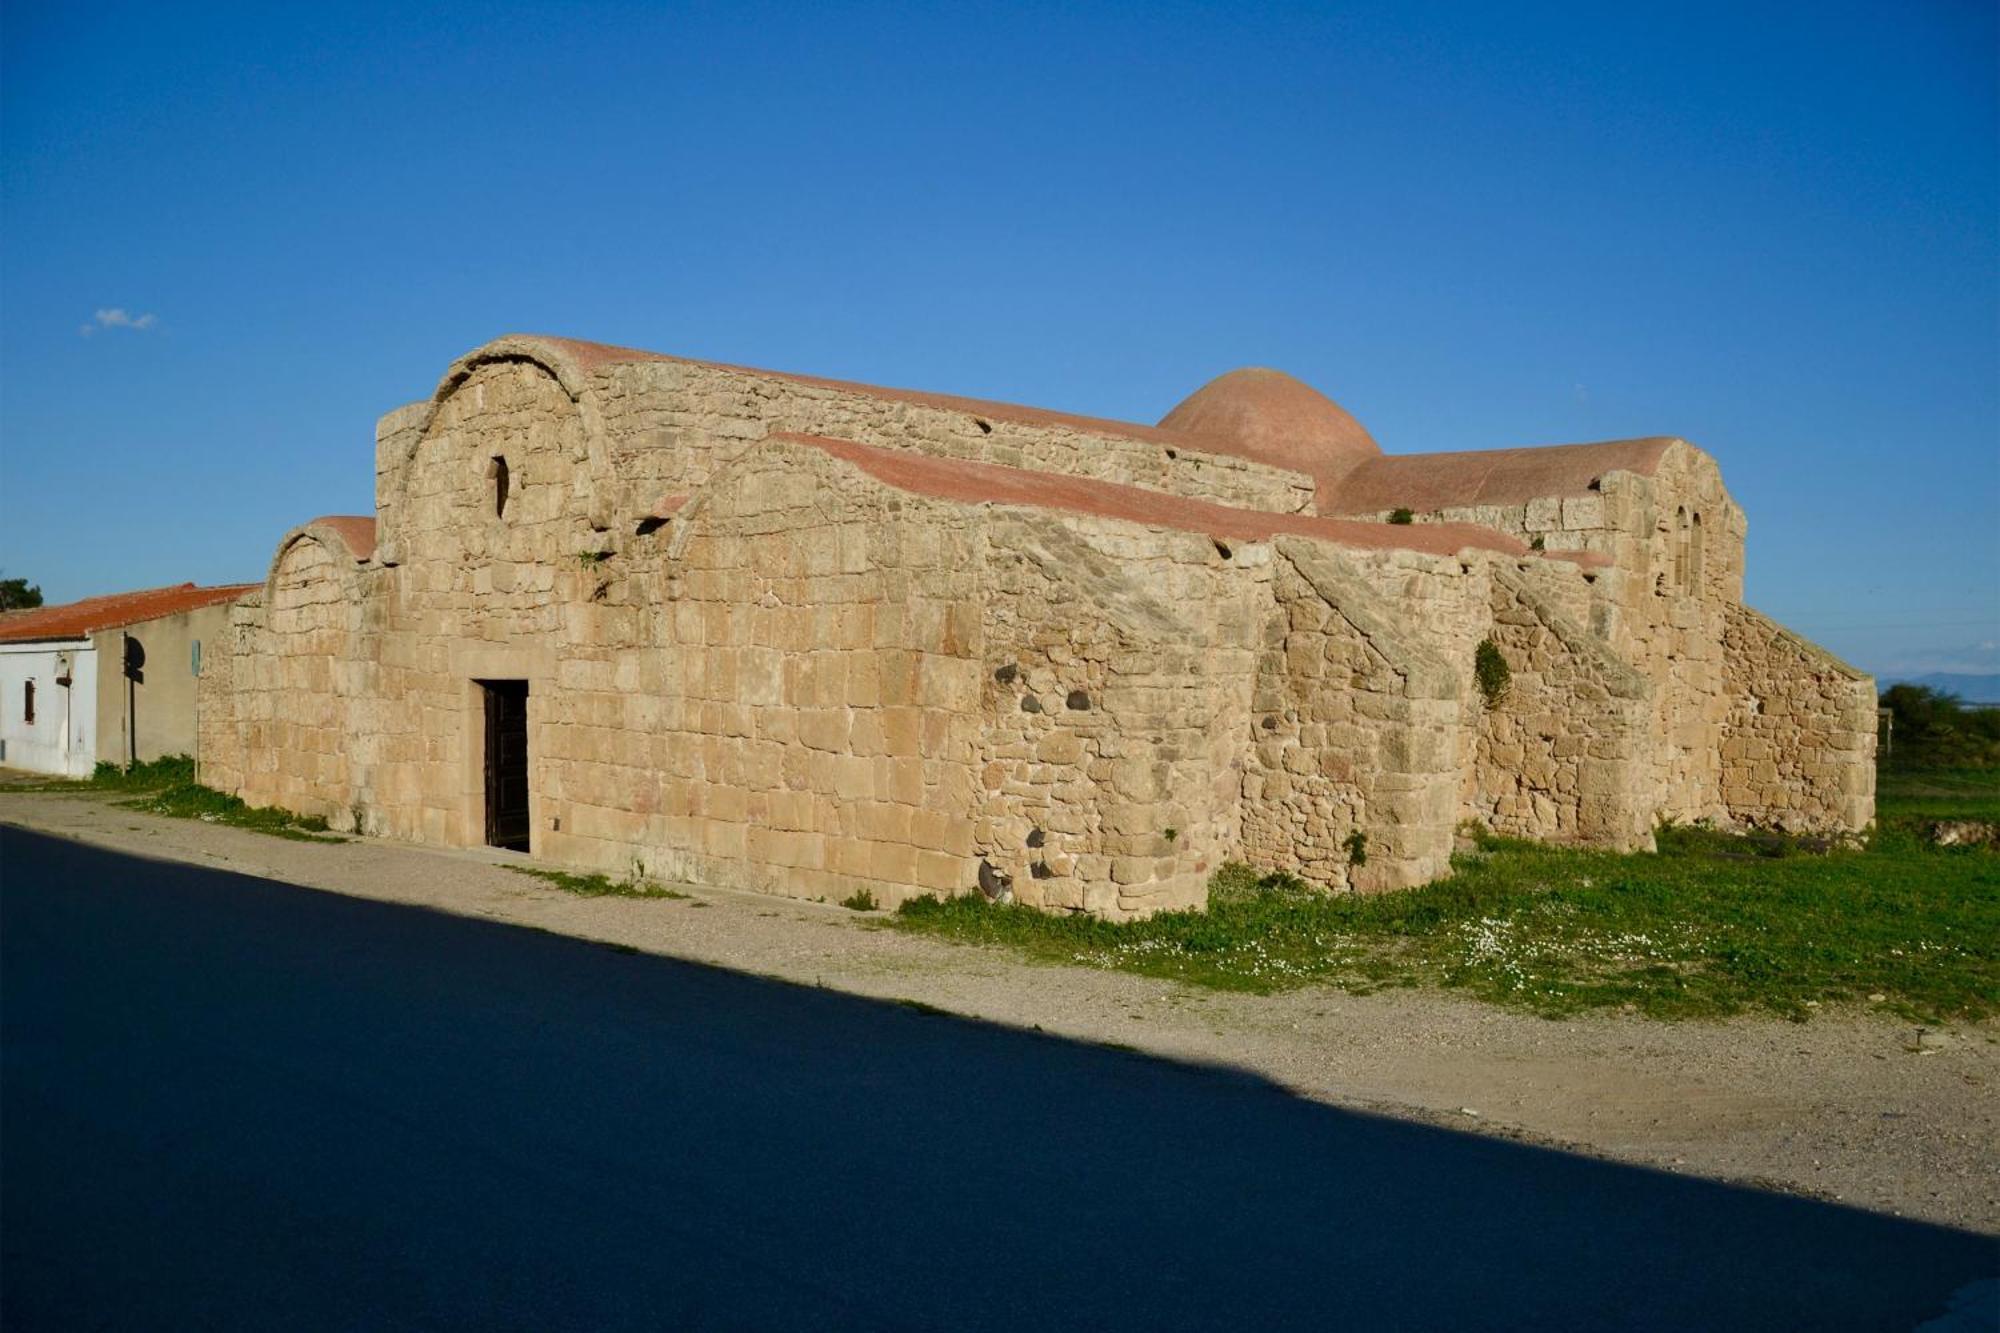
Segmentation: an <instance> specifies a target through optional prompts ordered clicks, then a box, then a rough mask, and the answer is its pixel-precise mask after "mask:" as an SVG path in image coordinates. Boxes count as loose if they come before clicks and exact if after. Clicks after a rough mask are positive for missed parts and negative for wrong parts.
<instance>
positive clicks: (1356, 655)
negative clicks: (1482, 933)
mask: <svg viewBox="0 0 2000 1333" xmlns="http://www.w3.org/2000/svg"><path fill="white" fill-rule="evenodd" d="M1275 546H1276V554H1277V557H1278V559H1277V560H1276V561H1275V562H1274V563H1275V567H1274V571H1273V574H1272V582H1271V593H1272V596H1273V598H1274V599H1275V602H1276V611H1277V614H1275V615H1274V616H1272V617H1271V618H1270V620H1269V621H1268V622H1267V624H1266V627H1265V630H1264V635H1263V641H1262V644H1261V653H1260V656H1259V660H1258V664H1257V675H1256V686H1255V695H1254V697H1253V700H1252V704H1251V717H1252V732H1251V737H1252V741H1251V744H1252V753H1251V755H1250V756H1249V757H1248V758H1247V760H1246V771H1245V775H1244V782H1243V810H1242V846H1243V852H1244V857H1245V859H1247V860H1249V861H1251V862H1252V863H1253V864H1256V865H1259V866H1269V867H1272V868H1276V869H1282V870H1290V871H1294V872H1296V873H1298V874H1299V875H1301V876H1302V877H1304V878H1306V879H1308V880H1310V881H1312V882H1314V883H1319V884H1324V885H1327V886H1330V887H1335V888H1351V889H1363V890H1369V889H1386V888H1399V887H1402V886H1405V885H1410V884H1420V883H1423V882H1424V881H1426V880H1429V879H1434V878H1436V877H1437V876H1438V875H1441V874H1443V873H1444V872H1445V871H1446V869H1447V868H1448V867H1449V864H1450V858H1451V846H1452V837H1453V826H1454V823H1455V820H1456V817H1457V790H1458V767H1459V749H1458V730H1459V726H1460V686H1459V682H1458V679H1457V675H1456V673H1455V672H1454V671H1453V670H1452V669H1451V667H1450V666H1449V665H1448V664H1447V663H1446V662H1445V661H1444V660H1443V659H1442V658H1440V657H1438V656H1437V655H1436V654H1435V653H1433V652H1432V651H1431V650H1430V649H1429V648H1428V647H1427V646H1426V645H1425V644H1423V643H1422V642H1421V641H1420V640H1419V639H1418V638H1416V637H1415V636H1413V635H1411V634H1408V633H1405V632H1403V631H1402V630H1401V628H1400V627H1399V625H1398V623H1397V622H1396V621H1395V620H1393V619H1391V618H1390V617H1389V616H1386V615H1384V614H1383V610H1384V608H1383V607H1382V604H1381V600H1380V598H1379V597H1378V596H1376V595H1375V593H1374V590H1373V589H1372V588H1371V587H1370V586H1369V584H1368V583H1367V581H1366V580H1365V578H1363V577H1362V576H1360V575H1358V574H1357V573H1356V572H1355V571H1354V570H1353V569H1352V568H1350V567H1348V565H1347V562H1346V561H1345V560H1343V559H1342V557H1341V556H1340V555H1338V554H1336V553H1335V552H1334V551H1333V550H1332V549H1331V548H1328V547H1325V546H1323V545H1321V544H1318V543H1313V542H1306V541H1301V540H1298V539H1296V538H1281V539H1279V540H1278V541H1277V542H1276V543H1275ZM1356 834H1360V835H1361V842H1360V843H1359V844H1358V846H1357V844H1356V843H1353V842H1351V841H1350V839H1352V838H1353V837H1354V835H1356ZM1357 850H1359V851H1360V852H1361V855H1360V856H1358V857H1357V856H1356V851H1357Z"/></svg>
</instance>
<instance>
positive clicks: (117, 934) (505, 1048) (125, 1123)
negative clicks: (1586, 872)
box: [0, 828, 2000, 1330]
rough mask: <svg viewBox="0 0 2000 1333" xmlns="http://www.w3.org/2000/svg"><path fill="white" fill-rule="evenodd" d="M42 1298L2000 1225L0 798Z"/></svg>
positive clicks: (1533, 1281) (1127, 1324)
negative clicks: (63, 819)
mask: <svg viewBox="0 0 2000 1333" xmlns="http://www.w3.org/2000/svg"><path fill="white" fill-rule="evenodd" d="M0 1055H3V1057H4V1065H0V1072H4V1085H3V1086H0V1245H4V1268H0V1314H4V1321H5V1324H6V1326H7V1327H9V1328H14V1329H39V1328H64V1329H76V1328H192V1327H227V1328H239V1329H240V1328H266V1327H268V1328H280V1327H282V1328H286V1329H318V1328H356V1329H360V1328H371V1329H372V1328H432V1327H435V1328H448V1327H449V1328H471V1327H476V1328H520V1329H536V1330H550V1329H571V1328H574V1329H618V1328H647V1329H665V1328H759V1329H764V1328H805V1327H809V1328H868V1329H882V1328H949V1329H986V1328H993V1329H1010V1330H1018V1329H1022V1328H1089V1329H1170V1328H1244V1329H1252V1328H1256V1329H1262V1328H1313V1329H1332V1328H1359V1329H1378V1328H1379V1329H1388V1328H1409V1329H1444V1328H1450V1329H1501V1328H1509V1329H1511V1328H1538V1329H1614V1328H1615V1329H1653V1328H1658V1329H1675V1330H1696V1329H1698V1330H1723V1329H1794V1328H1813V1329H1850V1328H1851V1329H1907V1328H1910V1327H1912V1326H1914V1325H1916V1324H1918V1323H1920V1322H1922V1321H1923V1320H1925V1319H1928V1318H1931V1317H1933V1316H1936V1315H1938V1314H1941V1313H1942V1312H1943V1311H1944V1309H1945V1307H1946V1304H1947V1301H1948V1300H1949V1299H1950V1297H1951V1294H1952V1293H1953V1292H1954V1291H1956V1290H1958V1289H1959V1288H1961V1287H1963V1286H1964V1285H1965V1284H1967V1283H1970V1282H1972V1281H1974V1280H1975V1279H1978V1278H1981V1277H1984V1276H1988V1275H1990V1273H1991V1272H1992V1271H1993V1270H1994V1268H1995V1264H1996V1257H2000V1256H1996V1250H1995V1246H1994V1244H1993V1242H1992V1241H1991V1240H1990V1239H1988V1238H1984V1237H1980V1236H1976V1235H1971V1234H1967V1233H1963V1232H1957V1231H1952V1230H1949V1229H1945V1228H1939V1227H1934V1226H1927V1225H1921V1224H1917V1223H1912V1222H1907V1221H1901V1220H1898V1219H1895V1218H1890V1217H1884V1216H1880V1215H1876V1214H1871V1213H1866V1212H1862V1211H1858V1210H1854V1209H1849V1208H1843V1207H1837V1206H1832V1205H1828V1204H1825V1203H1819V1202H1814V1201H1811V1200H1805V1199H1800V1198H1795V1197H1789V1196H1784V1195H1778V1194H1770V1193H1763V1192H1759V1191H1756V1190H1751V1189H1743V1188H1736V1187H1731V1186H1726V1185H1719V1184H1715V1183H1711V1182H1706V1181H1700V1180H1692V1179H1687V1178H1684V1177H1678V1176H1673V1175H1668V1174H1663V1173H1659V1172H1654V1171H1648V1170H1643V1169H1639V1168H1634V1167H1629V1166H1622V1165H1616V1164H1611V1163H1606V1162H1602V1161H1597V1160H1594V1159H1590V1158H1585V1157H1579V1156H1574V1155H1570V1154H1565V1153H1561V1152H1556V1151H1550V1150H1546V1149H1542V1148H1537V1147H1531V1146H1526V1145H1521V1144H1515V1143H1510V1142H1506V1141H1503V1140H1499V1139H1494V1138H1488V1137H1483V1136H1477V1135H1470V1134H1460V1133H1454V1132H1451V1131H1447V1130H1443V1129H1438V1128H1433V1127H1429V1126H1424V1125H1419V1124H1412V1123H1408V1122H1403V1121H1397V1120H1392V1119H1387V1118H1383V1117H1377V1116H1371V1115H1365V1114H1357V1113H1354V1112H1349V1111H1343V1110H1338V1109H1335V1108H1331V1107H1327V1106H1324V1105H1321V1104H1318V1103H1314V1102H1310V1101H1306V1100H1304V1099H1301V1098H1298V1097H1296V1096H1293V1095H1291V1094H1289V1093H1287V1092H1284V1091H1283V1090H1281V1089H1279V1088H1277V1087H1275V1086H1273V1085H1270V1084H1268V1083H1264V1082H1262V1081H1261V1080H1259V1079H1257V1078H1255V1077H1253V1076H1249V1075H1244V1074H1240V1073H1234V1072H1231V1073H1227V1074H1225V1073H1221V1072H1218V1071H1216V1070H1213V1069H1209V1068H1203V1067H1199V1066H1190V1065H1185V1064H1177V1063H1174V1062H1172V1061H1168V1060H1162V1059H1155V1058H1151V1057H1146V1056H1141V1055H1137V1054H1133V1053H1127V1052H1120V1051H1115V1050H1108V1049H1105V1048H1103V1047H1098V1046H1092V1045H1089V1044H1083V1043H1077V1042H1072V1041H1066V1040H1062V1039H1057V1038H1052V1037H1046V1036H1042V1035H1039V1034H1036V1033H1029V1032H1021V1031H1018V1030H1014V1029H1010V1028H1003V1027H999V1026H996V1025H992V1024H988V1023H982V1022H977V1021H971V1020H962V1019H957V1018H952V1017H947V1016H942V1015H939V1014H936V1013H926V1012H921V1011H919V1010H916V1009H912V1008H909V1007H906V1006H902V1005H897V1004H894V1003H887V1002H878V1001H871V1000H865V999H860V998H856V997H853V996H848V995H843V994H838V993H835V992H829V991H821V990H815V989H812V988H809V987H801V986H796V985H792V984H789V983H785V982H778V981H772V980H768V979H763V978H758V977H753V976H747V975H744V974H741V973H735V972H730V971H726V970H722V969H718V968H713V967H707V966H702V965H697V964H691V963H685V962H679V961H675V960H671V959H662V958H658V957H654V956H650V955H644V954H632V953H629V952H621V951H618V950H615V949H612V948H609V947H606V946H603V945H594V944H590V943H587V942H583V941H577V940H572V939H568V938H564V937H559V936H553V935H549V934H547V933H544V932H540V931H536V930H532V929H526V928H521V927H515V926H507V925H498V924H493V923H488V922H481V921H476V920H470V919H466V918H462V917H455V916H451V915H448V914H445V913H441V912H435V911H429V910H425V909H420V908H409V907H401V906H396V905H391V904H384V903H378V902H370V901H366V900H362V899H357V898H349V897H343V896H340V895H338V894H331V893H322V892H317V891H313V890H309V889H300V888H294V887H290V886H286V885H281V884H276V883H273V882H270V881H267V880H260V879H253V878H248V877H244V876H238V875H232V874H228V873H225V872H221V871H215V870H207V869H203V868H200V867H195V866H187V865H182V864H178V863H173V862H162V861H153V860H147V859H143V858H138V857H131V856H124V855H120V854H117V853H113V852H108V851H104V850H102V849H98V848H92V847H88V846H84V845H80V844H77V843H72V842H67V841H64V840H60V839H53V838H47V837H43V836H39V835H35V834H29V833H25V832H21V831H19V830H15V829H11V828H8V829H0Z"/></svg>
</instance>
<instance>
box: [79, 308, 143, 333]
mask: <svg viewBox="0 0 2000 1333" xmlns="http://www.w3.org/2000/svg"><path fill="white" fill-rule="evenodd" d="M90 318H91V322H90V323H88V324H85V325H84V326H83V327H82V328H79V329H78V330H77V332H78V333H80V334H82V335H83V336H84V337H86V338H88V337H89V336H90V335H91V334H93V333H95V332H97V331H98V330H99V329H132V330H134V331H135V332H141V333H143V332H144V331H145V330H147V329H150V328H152V327H153V325H155V324H157V323H159V322H160V317H159V316H158V315H150V314H149V315H135V314H133V313H132V312H131V311H129V310H127V309H125V308H124V307H123V306H112V307H111V308H110V309H109V310H100V311H98V312H97V313H96V314H94V315H92V316H91V317H90Z"/></svg>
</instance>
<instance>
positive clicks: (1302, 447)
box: [1160, 367, 1382, 488]
mask: <svg viewBox="0 0 2000 1333" xmlns="http://www.w3.org/2000/svg"><path fill="white" fill-rule="evenodd" d="M1160 426H1161V428H1162V429H1164V430H1175V431H1182V432H1184V433H1186V434H1188V435H1195V436H1200V437H1201V438H1202V439H1203V440H1204V441H1206V442H1207V443H1208V444H1210V445H1211V446H1212V447H1214V448H1216V449H1217V450H1219V451H1222V452H1225V453H1231V454H1235V455H1237V456H1238V457H1241V458H1249V459H1253V460H1255V461H1256V462H1259V463H1270V464H1272V465H1274V466H1276V467H1285V468H1291V469H1292V470H1293V471H1295V472H1305V473H1308V474H1310V475H1311V476H1313V477H1314V478H1316V479H1317V480H1318V481H1319V482H1320V483H1321V486H1322V488H1324V487H1325V486H1327V485H1330V484H1331V483H1332V482H1334V481H1336V480H1338V479H1339V478H1340V477H1341V476H1342V475H1343V474H1345V473H1346V472H1347V471H1348V470H1349V469H1351V468H1353V467H1354V466H1355V465H1356V464H1358V463H1361V462H1362V461H1364V460H1366V459H1369V458H1374V457H1376V456H1378V455H1380V454H1381V452H1382V447H1381V446H1380V445H1378V444H1376V443H1375V437H1374V436H1372V435H1370V434H1369V433H1368V431H1367V429H1366V428H1365V427H1363V426H1362V424H1361V423H1360V422H1358V421H1356V420H1355V419H1354V418H1353V417H1351V416H1349V415H1348V413H1347V411H1346V409H1345V408H1343V407H1341V405H1340V404H1339V403H1336V402H1334V401H1333V399H1331V398H1329V397H1327V396H1326V395H1325V394H1323V393H1321V392H1320V391H1319V390H1318V389H1315V388H1313V387H1312V386H1311V385H1309V384H1304V383H1301V382H1300V381H1298V380H1296V379H1293V378H1292V377H1291V376H1290V375H1287V374H1286V373H1285V372H1284V371H1282V370H1265V369H1262V368H1261V367H1249V368H1247V369H1244V370H1232V371H1230V372H1229V373H1228V374H1227V375H1222V376H1219V377H1218V378H1216V379H1212V380H1210V381H1209V382H1208V383H1207V384H1204V385H1202V386H1201V388H1199V389H1197V390H1195V392H1194V393H1192V394H1190V395H1189V396H1188V397H1187V398H1186V399H1184V400H1183V401H1182V403H1181V405H1180V406H1179V407H1176V408H1175V409H1174V410H1173V411H1171V412H1169V413H1167V414H1166V416H1164V417H1162V418H1161V419H1160Z"/></svg>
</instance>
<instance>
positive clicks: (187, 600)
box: [0, 583, 263, 643]
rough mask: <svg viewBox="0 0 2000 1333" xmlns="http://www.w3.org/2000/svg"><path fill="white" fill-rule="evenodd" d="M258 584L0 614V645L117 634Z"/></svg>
mask: <svg viewBox="0 0 2000 1333" xmlns="http://www.w3.org/2000/svg"><path fill="white" fill-rule="evenodd" d="M262 586H263V585H262V584H260V583H229V584H222V585H220V586H217V587H211V588H197V587H196V586H195V585H194V584H192V583H180V584H175V585H174V586H173V587H171V588H147V589H145V590H143V591H140V592H114V593H107V594H105V595H104V596H102V597H86V598H84V599H83V600H82V601H80V602H65V603H64V604H63V605H61V606H38V607H35V608H33V609H32V610H27V611H8V612H6V613H5V614H0V643H31V642H35V641H37V640H42V639H81V638H83V637H84V636H86V635H88V634H92V633H95V632H96V631H98V630H106V629H119V628H122V627H123V626H126V625H137V624H139V623H141V622H143V621H147V620H158V619H159V618H160V617H162V616H173V615H179V614H181V613H182V612H185V611H198V610H200V609H201V608H202V607H204V606H214V605H216V604H217V603H219V602H233V601H235V600H236V599H237V598H239V597H241V596H242V595H243V594H244V593H246V592H251V591H254V590H255V589H257V588H261V587H262Z"/></svg>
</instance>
